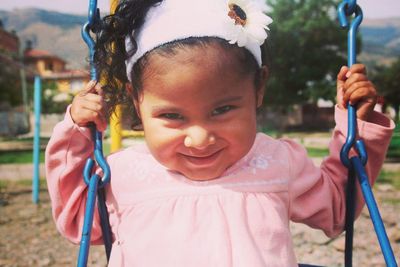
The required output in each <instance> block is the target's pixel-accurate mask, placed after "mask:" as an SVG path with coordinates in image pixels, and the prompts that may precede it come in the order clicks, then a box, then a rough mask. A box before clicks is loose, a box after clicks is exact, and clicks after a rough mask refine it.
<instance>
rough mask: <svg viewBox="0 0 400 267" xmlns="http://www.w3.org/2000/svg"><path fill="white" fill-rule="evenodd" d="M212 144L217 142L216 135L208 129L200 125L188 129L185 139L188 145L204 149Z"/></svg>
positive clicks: (185, 143)
mask: <svg viewBox="0 0 400 267" xmlns="http://www.w3.org/2000/svg"><path fill="white" fill-rule="evenodd" d="M212 144H215V136H214V135H213V134H212V133H211V132H210V131H209V130H208V129H206V128H204V127H200V126H194V127H190V128H189V129H188V131H187V134H186V137H185V140H184V145H185V146H186V147H190V148H196V149H204V148H206V147H208V146H209V145H212Z"/></svg>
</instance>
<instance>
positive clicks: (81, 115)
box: [70, 81, 107, 131]
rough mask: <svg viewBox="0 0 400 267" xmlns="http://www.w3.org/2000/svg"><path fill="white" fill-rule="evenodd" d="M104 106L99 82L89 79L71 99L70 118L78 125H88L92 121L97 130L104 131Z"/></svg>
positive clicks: (105, 126) (105, 122) (105, 123)
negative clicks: (82, 88) (81, 89)
mask: <svg viewBox="0 0 400 267" xmlns="http://www.w3.org/2000/svg"><path fill="white" fill-rule="evenodd" d="M104 106H105V103H104V101H103V96H102V90H101V86H100V84H98V83H97V82H96V81H90V82H89V83H88V84H87V85H86V88H85V89H84V90H83V91H81V92H79V93H78V94H77V95H76V96H75V97H74V100H72V105H71V110H70V112H71V117H72V120H73V121H74V122H75V123H76V124H77V125H79V126H88V124H89V123H90V122H94V123H95V124H96V127H97V130H99V131H104V130H105V129H106V128H107V121H106V117H105V115H104Z"/></svg>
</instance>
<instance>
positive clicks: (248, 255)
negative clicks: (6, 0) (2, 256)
mask: <svg viewBox="0 0 400 267" xmlns="http://www.w3.org/2000/svg"><path fill="white" fill-rule="evenodd" d="M263 2H264V1H262V0H260V1H256V0H236V1H235V0H230V1H226V0H164V1H161V0H160V1H154V0H153V1H149V0H126V1H122V3H121V4H120V5H119V7H118V9H117V11H116V14H115V15H114V16H109V17H107V18H106V19H105V21H104V22H103V25H102V26H101V32H100V33H99V36H98V45H97V51H96V60H97V64H98V68H99V69H100V71H101V72H102V77H106V80H107V82H106V83H105V85H104V86H103V87H100V86H99V85H98V84H96V83H95V82H91V83H89V84H88V85H87V87H86V89H85V91H83V92H82V93H80V94H78V95H77V96H76V97H75V98H74V100H73V102H72V105H71V106H70V107H69V108H68V110H67V112H66V115H65V119H64V121H62V122H60V123H59V124H58V125H57V126H56V127H55V129H54V133H53V136H52V138H51V140H50V142H49V144H48V147H47V151H46V169H47V180H48V187H49V192H50V196H51V200H52V205H53V215H54V218H55V221H56V224H57V227H58V229H59V231H60V232H61V233H62V234H63V235H64V236H65V237H67V238H68V239H69V240H71V241H72V242H74V243H79V240H80V237H81V229H82V224H83V214H84V208H85V200H86V194H87V192H86V190H87V187H86V185H85V183H84V181H83V178H82V170H83V167H84V165H85V160H86V159H87V158H88V157H90V156H91V155H92V149H93V145H92V140H91V134H90V129H89V128H87V127H86V125H87V124H88V123H89V122H95V124H96V125H97V128H98V129H99V130H104V129H105V127H106V118H105V115H104V114H106V113H107V112H108V113H109V112H110V110H112V107H114V106H115V104H116V103H119V102H123V101H124V100H128V101H129V105H130V106H131V107H132V109H133V116H134V118H135V120H134V121H135V127H136V128H140V127H142V128H143V130H144V133H145V141H146V142H145V144H143V145H135V146H133V147H130V148H127V149H124V150H122V151H119V152H117V153H115V154H112V155H110V156H109V157H108V158H107V161H108V163H109V165H110V168H111V183H110V184H109V186H107V187H106V198H107V208H108V212H109V217H110V224H111V228H112V234H113V239H114V242H113V247H112V254H111V259H110V263H109V266H146V267H151V266H201V267H203V266H252V267H257V266H297V263H296V257H295V255H294V251H293V245H292V241H291V236H290V230H289V220H292V221H295V222H302V223H305V224H307V225H309V226H311V227H313V228H318V229H322V230H323V231H324V232H325V233H326V234H327V235H329V236H336V235H338V234H339V233H341V232H342V231H343V225H344V216H345V187H346V181H347V170H346V168H344V167H343V166H342V164H341V162H340V160H339V151H340V148H341V147H342V145H343V143H344V140H345V137H344V135H345V134H346V133H347V128H346V123H347V119H346V118H347V117H346V111H345V110H344V108H343V106H344V103H346V102H347V101H350V102H351V103H353V104H357V105H358V112H357V116H358V118H359V120H358V127H359V136H360V137H361V138H363V139H364V140H365V143H366V144H367V150H368V153H369V161H368V165H367V167H366V169H367V171H368V174H369V177H370V179H371V182H374V181H375V179H376V177H377V175H378V172H379V169H380V168H381V166H382V163H383V160H384V156H385V152H386V150H387V147H388V144H389V140H390V136H391V132H392V130H393V128H394V125H393V123H392V122H391V121H390V120H388V119H387V118H386V117H384V116H383V115H381V114H378V113H376V112H374V111H373V108H374V105H375V99H376V93H375V88H374V86H373V84H372V83H371V82H370V81H369V80H368V78H367V76H366V72H365V68H364V66H363V65H359V64H357V65H354V66H352V67H351V68H350V69H349V68H347V67H342V68H341V70H340V71H339V73H338V76H337V91H338V105H337V107H336V109H335V120H336V123H337V125H336V127H335V130H334V132H333V137H332V141H331V144H330V156H329V157H327V158H326V159H325V160H324V162H323V163H322V165H321V167H316V166H314V164H313V163H312V161H311V160H310V159H309V158H308V157H307V153H306V151H305V150H304V149H303V148H302V147H301V146H300V145H298V144H296V143H295V142H293V141H291V140H288V139H282V140H275V139H273V138H271V137H269V136H267V135H265V134H263V133H256V109H257V108H258V107H260V106H261V104H262V100H263V94H264V88H265V84H266V81H267V78H268V68H267V67H266V66H264V65H263V63H262V57H261V49H260V45H261V44H262V43H263V42H264V40H265V39H266V37H267V33H266V31H265V29H267V26H268V24H269V23H270V22H271V20H270V18H268V17H267V16H266V15H264V14H263V13H262V11H263V10H265V9H264V8H265V6H264V4H263ZM126 84H127V86H125V85H126ZM125 88H126V90H125ZM362 202H363V201H362V197H361V195H358V199H357V214H359V212H360V210H361V208H362ZM101 242H102V239H101V231H100V225H99V217H98V214H97V213H96V214H95V218H94V226H93V232H92V243H93V244H99V243H101Z"/></svg>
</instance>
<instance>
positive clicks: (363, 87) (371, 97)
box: [337, 64, 377, 121]
mask: <svg viewBox="0 0 400 267" xmlns="http://www.w3.org/2000/svg"><path fill="white" fill-rule="evenodd" d="M376 99H377V93H376V89H375V86H374V85H373V84H372V82H371V81H370V80H368V77H367V72H366V68H365V66H364V65H363V64H354V65H352V66H351V68H350V69H349V68H348V67H346V66H343V67H342V68H341V69H340V71H339V73H338V75H337V102H338V105H339V107H340V108H343V109H344V108H346V107H347V102H349V103H350V104H351V105H357V118H359V119H361V120H364V121H368V118H369V116H370V114H371V112H372V111H373V109H374V107H375V104H376Z"/></svg>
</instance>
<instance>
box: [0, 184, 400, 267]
mask: <svg viewBox="0 0 400 267" xmlns="http://www.w3.org/2000/svg"><path fill="white" fill-rule="evenodd" d="M30 190H31V188H30V185H23V184H21V183H11V184H7V185H6V186H2V187H1V188H0V237H1V238H0V266H1V267H16V266H19V267H22V266H39V267H45V266H57V267H64V266H76V259H77V254H78V246H76V245H73V244H71V243H69V242H68V241H66V240H65V239H64V238H62V237H61V236H60V235H59V234H58V232H57V230H56V228H55V225H54V222H53V220H52V218H51V207H50V202H49V196H48V193H47V190H46V188H45V187H44V186H42V188H41V192H40V204H39V205H35V204H32V200H31V199H32V196H31V191H30ZM375 194H376V198H377V201H378V203H379V206H380V210H381V214H382V217H383V218H384V222H385V225H386V227H387V232H388V236H389V238H390V240H391V242H392V246H393V249H394V253H395V255H397V258H399V256H400V213H399V211H400V209H399V208H400V192H398V191H396V190H394V188H393V187H391V186H388V185H378V186H377V189H376V190H375ZM355 228H356V233H355V240H354V244H355V247H354V266H385V264H384V259H383V256H382V255H381V253H380V248H379V245H378V242H377V240H376V236H375V234H374V231H373V227H372V223H371V221H370V220H369V216H368V212H367V211H366V209H365V210H364V212H363V214H362V216H361V218H360V219H359V220H358V221H357V223H356V226H355ZM292 232H293V237H294V241H293V242H294V244H295V248H296V254H297V256H298V258H299V262H306V263H310V264H311V263H312V264H321V265H325V266H343V265H342V263H343V247H344V245H343V244H344V237H343V236H340V237H338V238H336V239H329V238H326V237H325V236H324V235H323V234H322V233H320V232H319V231H316V230H312V229H309V228H308V227H305V226H302V225H292ZM397 260H398V261H399V259H397ZM88 266H106V260H105V256H104V249H103V247H102V246H97V247H92V248H91V250H90V257H89V264H88Z"/></svg>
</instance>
